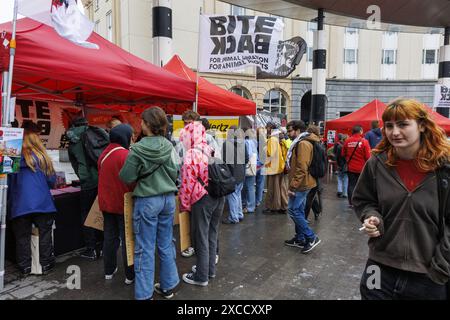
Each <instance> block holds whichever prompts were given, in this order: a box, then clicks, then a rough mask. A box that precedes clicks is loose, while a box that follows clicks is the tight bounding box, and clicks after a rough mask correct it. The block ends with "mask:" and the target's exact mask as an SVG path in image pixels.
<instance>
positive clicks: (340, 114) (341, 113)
mask: <svg viewBox="0 0 450 320" xmlns="http://www.w3.org/2000/svg"><path fill="white" fill-rule="evenodd" d="M352 112H353V111H339V118H340V117H343V116H346V115H348V114H350V113H352Z"/></svg>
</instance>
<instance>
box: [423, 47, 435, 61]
mask: <svg viewBox="0 0 450 320" xmlns="http://www.w3.org/2000/svg"><path fill="white" fill-rule="evenodd" d="M436 53H437V50H428V49H423V51H422V64H434V63H436V60H437V59H436V56H437V54H436Z"/></svg>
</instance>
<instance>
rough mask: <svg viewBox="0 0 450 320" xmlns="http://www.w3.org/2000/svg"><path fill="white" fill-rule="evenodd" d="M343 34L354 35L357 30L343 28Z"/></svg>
mask: <svg viewBox="0 0 450 320" xmlns="http://www.w3.org/2000/svg"><path fill="white" fill-rule="evenodd" d="M345 33H348V34H356V33H358V29H357V28H345Z"/></svg>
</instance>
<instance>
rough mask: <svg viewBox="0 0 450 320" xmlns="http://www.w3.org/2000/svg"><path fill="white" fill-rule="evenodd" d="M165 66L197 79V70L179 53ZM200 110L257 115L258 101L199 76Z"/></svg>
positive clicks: (203, 112) (187, 77)
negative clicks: (187, 63)
mask: <svg viewBox="0 0 450 320" xmlns="http://www.w3.org/2000/svg"><path fill="white" fill-rule="evenodd" d="M163 68H164V69H166V70H167V71H170V72H173V73H174V74H176V75H178V76H180V77H183V78H184V79H187V80H191V81H196V74H195V72H193V71H192V70H191V69H189V67H188V66H187V65H186V64H184V62H183V61H182V60H181V58H180V57H179V56H178V55H174V56H173V58H172V59H171V60H170V61H169V62H168V63H167V64H166V65H165V66H164V67H163ZM198 112H199V113H200V114H201V115H209V116H238V115H255V114H256V103H254V102H253V101H250V100H248V99H245V98H242V97H241V96H238V95H237V94H235V93H233V92H230V91H228V90H225V89H222V88H220V87H218V86H216V85H214V84H212V83H211V82H209V81H207V80H205V79H204V78H202V77H199V79H198Z"/></svg>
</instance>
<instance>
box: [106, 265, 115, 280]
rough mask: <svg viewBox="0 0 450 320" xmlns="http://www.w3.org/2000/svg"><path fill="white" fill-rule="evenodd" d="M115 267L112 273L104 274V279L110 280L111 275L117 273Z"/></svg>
mask: <svg viewBox="0 0 450 320" xmlns="http://www.w3.org/2000/svg"><path fill="white" fill-rule="evenodd" d="M117 270H118V269H117V267H116V270H114V272H113V273H112V274H105V280H111V279H112V278H113V277H114V275H115V274H116V273H117Z"/></svg>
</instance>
